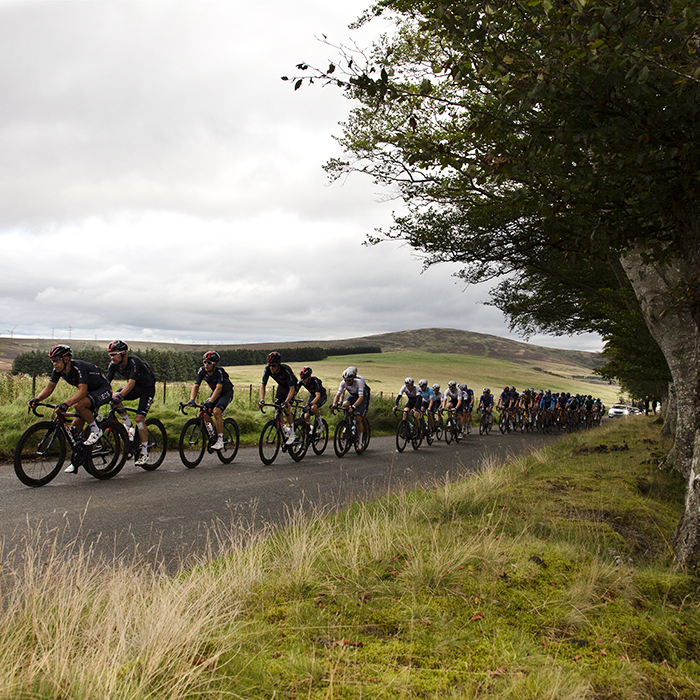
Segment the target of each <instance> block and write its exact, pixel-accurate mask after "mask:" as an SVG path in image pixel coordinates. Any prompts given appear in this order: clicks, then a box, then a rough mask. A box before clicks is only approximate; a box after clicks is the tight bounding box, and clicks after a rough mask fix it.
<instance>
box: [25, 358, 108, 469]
mask: <svg viewBox="0 0 700 700" xmlns="http://www.w3.org/2000/svg"><path fill="white" fill-rule="evenodd" d="M49 359H50V360H51V364H52V365H53V371H52V372H51V376H50V377H49V381H48V384H47V385H46V386H45V387H44V388H43V389H42V390H41V391H40V392H39V393H38V394H37V395H36V397H35V398H33V399H30V400H29V402H28V403H29V406H31V407H35V406H36V405H37V404H38V403H39V402H41V401H44V400H45V399H47V398H48V397H49V396H51V394H53V392H54V389H55V388H56V385H57V384H58V382H59V381H60V380H61V379H63V380H64V381H65V382H67V383H68V384H70V385H71V386H75V387H77V388H78V390H77V391H76V392H75V394H73V396H71V397H70V398H68V399H66V400H65V401H64V402H63V403H62V404H60V405H59V406H58V407H57V408H56V410H57V411H58V412H60V413H65V412H66V411H67V410H68V409H69V408H71V407H72V408H74V409H75V412H76V413H77V414H78V415H77V416H76V417H75V418H74V419H73V423H72V426H71V428H72V430H73V431H74V432H76V433H77V432H79V431H80V430H82V429H83V426H84V425H85V423H87V424H88V426H89V428H90V434H89V435H88V436H87V437H86V438H85V444H86V445H94V444H95V443H96V442H97V441H98V440H99V439H100V437H101V436H102V430H100V427H99V426H98V425H97V422H96V420H95V411H96V410H97V409H98V408H99V407H100V406H104V405H105V404H106V403H108V402H109V400H110V399H111V398H112V389H111V388H110V386H109V382H108V381H107V377H105V375H104V374H103V373H102V370H101V369H100V368H99V367H98V366H97V365H93V364H92V362H85V361H84V360H74V359H73V351H72V350H71V349H70V347H69V346H68V345H54V346H53V347H52V348H51V350H49ZM65 471H66V472H67V473H69V474H75V473H77V471H78V468H77V467H76V466H75V465H74V464H72V463H71V464H69V465H68V467H67V468H66V470H65Z"/></svg>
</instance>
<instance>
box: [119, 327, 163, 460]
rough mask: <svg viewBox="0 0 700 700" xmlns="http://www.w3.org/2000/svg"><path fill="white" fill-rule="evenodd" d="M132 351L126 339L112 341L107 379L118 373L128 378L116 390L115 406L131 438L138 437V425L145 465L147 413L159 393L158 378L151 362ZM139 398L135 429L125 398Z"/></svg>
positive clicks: (146, 456)
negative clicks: (132, 353) (145, 360)
mask: <svg viewBox="0 0 700 700" xmlns="http://www.w3.org/2000/svg"><path fill="white" fill-rule="evenodd" d="M128 351H129V346H128V345H127V344H126V343H125V342H124V341H122V340H113V341H112V342H111V343H110V344H109V347H108V348H107V352H108V353H109V359H110V360H111V361H110V363H109V367H107V381H108V382H109V383H110V384H111V383H112V380H113V379H114V375H115V374H118V375H119V376H120V377H123V378H124V379H126V380H127V382H126V385H125V386H123V387H122V388H121V389H118V390H117V391H115V392H114V393H113V394H112V406H114V409H115V410H116V412H117V413H118V414H119V416H120V417H121V419H122V422H123V423H124V427H125V428H126V429H127V431H128V432H129V437H130V438H133V437H134V433H135V430H136V429H138V431H139V439H140V440H141V447H140V452H139V456H138V458H137V459H136V465H137V466H142V465H144V464H147V463H148V428H147V427H146V414H147V413H148V411H149V409H150V408H151V404H152V403H153V397H154V396H155V394H156V378H155V375H154V374H153V370H152V369H151V368H150V367H149V366H148V363H147V362H144V361H143V360H142V359H140V358H138V357H136V355H129V354H127V353H128ZM136 399H138V401H139V405H138V408H137V409H136V416H135V418H134V422H135V423H136V429H135V428H134V426H133V425H132V423H131V421H130V420H129V416H128V415H127V412H126V409H125V408H124V404H123V403H122V401H135V400H136Z"/></svg>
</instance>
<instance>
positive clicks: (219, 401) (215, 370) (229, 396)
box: [187, 350, 233, 450]
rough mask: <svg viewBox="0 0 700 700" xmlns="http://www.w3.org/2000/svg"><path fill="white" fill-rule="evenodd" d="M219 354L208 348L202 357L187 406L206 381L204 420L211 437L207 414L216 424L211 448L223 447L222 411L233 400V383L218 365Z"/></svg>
mask: <svg viewBox="0 0 700 700" xmlns="http://www.w3.org/2000/svg"><path fill="white" fill-rule="evenodd" d="M220 360H221V356H220V355H219V353H218V352H216V350H209V351H208V352H205V353H204V356H203V357H202V366H201V367H200V368H199V370H198V371H197V376H196V377H195V379H194V385H193V386H192V391H191V392H190V400H189V401H188V402H187V405H188V406H194V405H195V402H196V399H197V394H198V393H199V387H200V386H201V385H202V382H206V383H207V384H208V385H209V388H210V389H211V394H210V395H209V398H208V399H207V400H206V401H205V402H204V407H205V409H206V410H205V412H204V421H205V422H206V424H207V430H208V431H209V434H210V435H212V437H213V430H214V427H212V424H211V421H210V420H209V416H210V415H211V416H213V418H214V426H216V433H217V438H216V442H215V443H214V444H213V445H212V446H211V449H212V450H223V449H224V411H225V410H226V407H227V406H228V405H229V404H230V403H231V401H233V384H232V383H231V380H230V379H229V377H228V374H227V372H226V370H225V369H224V368H223V367H218V366H217V365H218V363H219V361H220Z"/></svg>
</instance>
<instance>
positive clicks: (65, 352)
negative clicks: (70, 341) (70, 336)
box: [49, 345, 73, 360]
mask: <svg viewBox="0 0 700 700" xmlns="http://www.w3.org/2000/svg"><path fill="white" fill-rule="evenodd" d="M72 354H73V351H72V350H71V349H70V347H69V346H68V345H54V346H53V347H52V348H51V350H49V360H59V359H60V358H62V357H69V356H71V355H72Z"/></svg>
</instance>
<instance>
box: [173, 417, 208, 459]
mask: <svg viewBox="0 0 700 700" xmlns="http://www.w3.org/2000/svg"><path fill="white" fill-rule="evenodd" d="M177 447H178V450H179V452H180V459H181V460H182V463H183V464H184V465H185V466H186V467H187V468H188V469H194V468H195V467H196V466H197V465H198V464H199V463H200V462H201V461H202V458H203V457H204V450H205V449H206V447H207V436H206V430H205V428H204V425H203V424H202V421H201V420H200V419H199V418H190V419H189V420H188V421H187V423H185V425H183V426H182V431H181V432H180V441H179V442H178V446H177Z"/></svg>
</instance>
